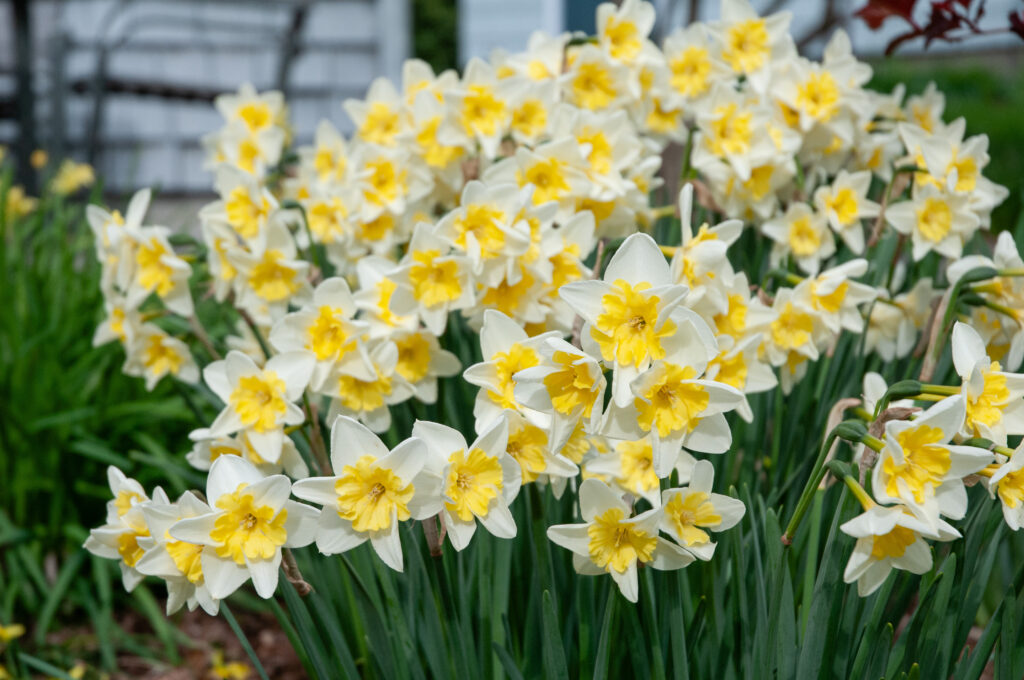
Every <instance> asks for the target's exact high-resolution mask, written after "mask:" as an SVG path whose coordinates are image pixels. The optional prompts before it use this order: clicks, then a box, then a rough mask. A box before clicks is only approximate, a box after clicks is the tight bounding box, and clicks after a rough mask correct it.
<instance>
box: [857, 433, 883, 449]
mask: <svg viewBox="0 0 1024 680" xmlns="http://www.w3.org/2000/svg"><path fill="white" fill-rule="evenodd" d="M860 443H861V444H863V445H864V446H866V447H868V448H869V449H871V450H872V451H874V452H875V453H878V452H879V451H881V450H882V449H884V448H885V442H883V441H882V440H881V439H877V438H875V437H872V436H871V435H869V434H865V435H862V436H861V438H860Z"/></svg>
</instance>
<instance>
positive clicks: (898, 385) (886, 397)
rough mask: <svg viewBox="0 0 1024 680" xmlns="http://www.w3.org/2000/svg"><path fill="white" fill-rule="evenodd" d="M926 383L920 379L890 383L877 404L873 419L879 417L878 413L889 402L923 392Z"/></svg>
mask: <svg viewBox="0 0 1024 680" xmlns="http://www.w3.org/2000/svg"><path fill="white" fill-rule="evenodd" d="M923 388H924V385H922V384H921V382H920V381H918V380H900V381H899V382H895V383H893V384H892V385H889V389H887V390H886V391H885V394H883V395H882V398H881V399H879V400H878V403H876V404H875V415H874V416H873V417H872V420H875V419H877V418H878V414H879V413H881V412H882V411H884V410H885V409H886V407H888V406H889V402H891V401H893V400H895V399H910V398H913V397H914V396H916V395H918V394H921V391H922V390H923Z"/></svg>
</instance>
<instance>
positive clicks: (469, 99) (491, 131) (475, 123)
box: [446, 57, 512, 158]
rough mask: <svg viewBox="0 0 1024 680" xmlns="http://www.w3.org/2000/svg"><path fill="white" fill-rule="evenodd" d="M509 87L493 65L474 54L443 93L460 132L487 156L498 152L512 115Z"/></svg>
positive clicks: (490, 156)
mask: <svg viewBox="0 0 1024 680" xmlns="http://www.w3.org/2000/svg"><path fill="white" fill-rule="evenodd" d="M509 90H510V84H509V83H508V82H507V81H502V80H499V79H498V77H497V75H496V74H495V72H494V67H492V66H491V65H490V64H488V63H487V62H486V61H484V60H483V59H479V58H477V57H474V58H472V59H470V60H469V63H467V64H466V69H465V71H464V72H463V74H462V80H461V82H460V83H459V86H458V87H457V88H455V89H454V90H452V91H451V92H450V93H449V94H447V95H446V97H451V102H452V108H453V112H452V113H453V115H454V116H455V117H456V119H457V120H458V122H459V125H460V126H461V128H462V130H461V132H462V133H463V134H464V135H465V136H467V137H469V138H470V139H472V140H474V141H475V142H477V143H478V144H479V145H480V147H481V148H482V149H483V151H484V153H485V154H487V156H488V157H489V158H494V157H495V156H496V155H497V152H498V145H499V144H501V139H502V137H504V136H505V134H506V133H507V132H508V125H509V122H510V120H511V115H512V111H511V109H510V107H509V106H508V98H509Z"/></svg>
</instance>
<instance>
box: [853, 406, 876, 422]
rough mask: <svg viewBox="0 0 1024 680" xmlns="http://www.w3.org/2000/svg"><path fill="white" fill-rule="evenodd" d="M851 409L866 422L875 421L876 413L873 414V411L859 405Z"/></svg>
mask: <svg viewBox="0 0 1024 680" xmlns="http://www.w3.org/2000/svg"><path fill="white" fill-rule="evenodd" d="M851 410H852V411H853V414H854V415H855V416H857V417H858V418H860V419H861V420H863V421H864V422H867V423H870V422H871V421H873V420H874V419H875V417H874V415H872V414H871V412H870V411H868V410H867V409H866V408H864V407H863V406H857V407H855V408H853V409H851Z"/></svg>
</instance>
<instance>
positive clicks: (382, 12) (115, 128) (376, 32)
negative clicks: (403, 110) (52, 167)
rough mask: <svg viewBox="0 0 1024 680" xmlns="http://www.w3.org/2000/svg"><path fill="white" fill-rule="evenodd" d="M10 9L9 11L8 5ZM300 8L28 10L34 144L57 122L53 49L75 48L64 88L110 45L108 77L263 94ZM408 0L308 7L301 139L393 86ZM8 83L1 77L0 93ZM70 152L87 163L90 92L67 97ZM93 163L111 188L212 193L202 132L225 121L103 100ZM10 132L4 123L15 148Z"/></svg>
mask: <svg viewBox="0 0 1024 680" xmlns="http://www.w3.org/2000/svg"><path fill="white" fill-rule="evenodd" d="M5 4H6V3H5ZM297 4H298V2H297V0H296V1H295V2H289V1H288V0H278V1H270V0H268V1H264V2H256V1H249V2H247V1H243V0H217V1H206V2H200V1H198V0H179V1H176V2H155V1H144V0H135V1H129V2H119V1H115V0H73V1H67V2H59V1H56V0H38V1H36V2H33V3H32V4H31V11H32V13H33V15H32V19H33V24H34V34H35V35H34V40H35V45H34V51H35V55H36V73H37V77H36V82H35V85H36V88H37V102H38V103H37V117H38V120H39V134H38V137H39V139H40V141H41V142H42V143H44V144H45V143H46V142H47V138H48V131H49V130H52V129H53V125H54V124H55V123H56V122H57V119H56V118H55V113H56V109H55V107H54V104H55V102H57V101H58V100H59V99H58V98H55V97H54V96H53V93H54V86H55V85H56V81H55V80H54V76H55V74H56V73H57V72H58V71H57V70H55V68H54V67H55V66H56V64H55V59H54V56H55V55H54V49H55V48H54V47H53V46H54V44H55V41H56V40H58V39H59V36H60V35H61V34H63V35H66V36H67V38H68V39H69V41H70V48H69V50H68V51H67V53H66V57H65V59H64V69H63V70H64V80H65V82H74V81H82V80H85V81H89V80H90V79H91V78H92V77H93V74H94V73H95V69H96V64H97V54H98V53H97V50H96V48H97V47H99V46H101V45H107V46H110V48H111V49H110V58H109V64H108V74H109V78H111V79H115V80H129V81H138V82H144V83H147V84H160V85H168V86H179V87H187V88H196V89H199V90H203V91H229V90H235V89H237V88H238V86H239V85H240V84H241V83H243V82H251V83H253V84H254V85H255V86H256V87H257V88H259V89H270V88H272V87H274V86H275V85H276V78H277V73H278V67H279V66H278V65H279V60H280V58H281V46H282V44H283V39H284V34H285V32H286V30H287V28H288V26H289V24H290V22H291V17H292V11H291V10H292V9H293V8H294V7H295V6H296V5H297ZM409 11H410V10H409V0H329V1H322V2H311V3H309V10H308V15H307V17H306V21H305V24H304V28H303V31H302V32H301V34H300V36H299V48H300V52H299V55H298V56H297V57H295V58H294V60H293V61H292V67H291V69H290V71H289V73H290V77H289V79H288V91H287V93H288V101H289V106H290V110H291V118H292V122H293V125H294V128H295V132H296V138H297V140H298V141H299V142H300V143H301V142H305V141H308V140H309V139H311V137H312V134H313V131H314V129H315V127H316V124H317V122H318V121H319V120H320V119H322V118H329V119H331V120H332V121H333V122H334V123H335V124H337V125H338V126H339V128H341V129H342V130H347V129H348V128H349V127H350V122H349V121H348V119H347V116H346V115H345V114H344V112H343V111H342V109H341V102H342V101H343V100H344V99H346V98H348V97H358V96H362V94H363V93H364V92H365V90H366V88H367V87H368V86H369V84H370V82H371V81H372V80H373V78H375V77H377V76H379V75H387V76H389V77H392V78H397V77H398V76H399V75H400V72H401V63H402V61H403V60H404V59H406V58H407V57H408V56H409V48H410V22H409ZM11 31H12V28H11V23H10V22H9V21H0V71H4V70H7V69H10V68H11V67H12V65H13V50H11V49H10V48H9V47H7V46H9V45H11V43H12V42H13V36H12V35H11ZM12 91H13V79H12V78H0V92H12ZM63 109H64V118H65V121H66V129H67V136H68V139H67V142H68V150H69V151H70V152H71V154H72V155H74V156H78V157H81V156H82V154H83V152H84V144H85V140H86V137H87V134H88V130H89V126H90V124H91V121H92V111H93V98H92V96H91V95H90V94H88V93H85V94H70V93H69V94H66V95H65V96H64V98H63ZM102 120H103V124H102V129H101V134H100V139H101V140H102V141H101V154H100V156H99V160H98V165H99V168H98V169H99V171H100V173H101V175H102V176H103V177H104V180H105V182H106V184H107V186H108V187H109V188H110V189H112V190H114V191H130V190H132V189H135V188H137V187H139V186H147V185H153V186H159V187H160V188H161V189H162V190H163V191H165V192H189V193H194V192H200V191H208V190H209V187H210V185H211V181H212V180H211V177H210V175H209V173H206V172H204V171H203V170H202V160H203V154H202V151H201V148H200V145H199V140H200V138H201V137H202V135H204V134H206V133H207V132H210V131H212V130H214V129H216V128H217V127H218V126H219V125H220V124H221V121H220V119H219V116H218V115H217V113H216V112H215V111H214V110H213V108H212V106H211V105H210V104H209V103H206V102H189V101H181V100H176V99H165V98H158V97H153V96H140V95H132V94H108V95H107V96H106V100H105V108H104V114H103V117H102ZM14 132H15V131H14V128H13V125H11V124H6V125H2V126H0V143H10V142H11V141H12V137H13V134H14Z"/></svg>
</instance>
